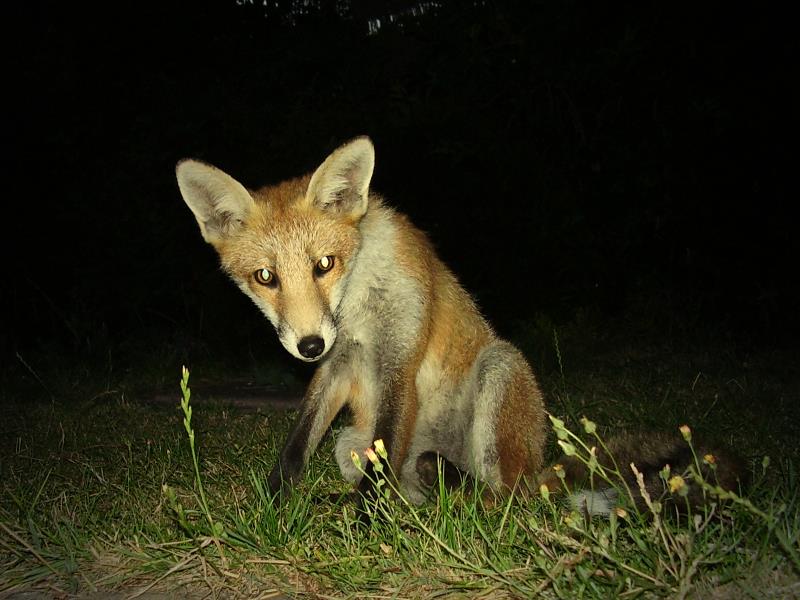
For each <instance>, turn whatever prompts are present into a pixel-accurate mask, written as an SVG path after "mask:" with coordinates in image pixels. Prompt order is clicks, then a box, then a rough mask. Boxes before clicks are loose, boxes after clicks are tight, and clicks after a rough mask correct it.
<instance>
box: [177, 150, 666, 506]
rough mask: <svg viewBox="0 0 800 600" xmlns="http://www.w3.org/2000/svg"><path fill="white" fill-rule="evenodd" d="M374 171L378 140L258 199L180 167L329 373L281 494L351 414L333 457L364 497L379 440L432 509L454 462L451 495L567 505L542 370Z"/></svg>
mask: <svg viewBox="0 0 800 600" xmlns="http://www.w3.org/2000/svg"><path fill="white" fill-rule="evenodd" d="M374 167H375V149H374V146H373V143H372V141H371V140H370V139H369V138H368V137H366V136H362V137H358V138H355V139H353V140H351V141H349V142H347V143H345V144H344V145H342V146H340V147H339V148H337V149H335V150H334V151H333V152H332V153H331V154H330V155H329V156H328V157H327V158H325V159H324V161H323V162H322V163H321V164H320V165H319V167H317V168H316V170H314V171H313V172H312V173H309V174H306V175H303V176H300V177H296V178H292V179H289V180H286V181H284V182H282V183H279V184H276V185H268V186H264V187H261V188H258V189H248V188H246V187H245V186H244V185H242V184H241V183H239V182H238V181H237V180H236V179H234V178H233V177H232V176H230V175H228V174H227V173H225V172H223V171H222V170H220V169H218V168H217V167H214V166H212V165H210V164H207V163H205V162H202V161H199V160H195V159H183V160H181V161H179V162H178V164H177V166H176V177H177V182H178V187H179V190H180V193H181V196H182V197H183V200H184V201H185V203H186V205H187V206H188V208H189V209H190V210H191V212H192V213H193V215H194V217H195V219H196V221H197V224H198V225H199V228H200V233H201V235H202V237H203V239H204V240H205V241H206V242H207V243H209V244H210V245H211V246H213V247H214V248H215V249H216V251H217V253H218V255H219V258H220V263H221V266H222V269H223V271H224V272H225V273H227V275H228V276H229V277H230V279H231V280H232V281H233V282H234V283H235V284H236V285H237V286H238V287H239V288H240V289H241V291H242V292H244V294H246V295H247V296H248V297H249V298H250V299H251V300H252V301H253V302H254V303H255V305H256V306H257V307H258V309H260V311H261V312H262V313H263V314H264V316H265V317H266V318H267V320H268V321H269V322H270V323H271V324H272V326H273V327H274V329H275V331H276V333H277V336H278V339H279V340H280V342H281V344H282V345H283V347H284V348H285V349H286V350H287V351H288V352H289V354H291V355H292V356H294V357H295V358H297V359H299V360H301V361H303V362H306V363H316V364H317V367H316V370H315V372H314V374H313V376H312V377H311V380H310V383H309V385H308V387H307V390H306V392H305V394H304V396H303V399H302V401H301V404H300V407H299V411H298V416H297V418H296V421H295V422H294V424H293V426H292V428H291V430H290V432H289V434H288V437H287V439H286V442H285V444H284V445H283V448H282V450H281V451H280V453H279V457H278V460H277V463H276V465H275V466H274V468H273V469H272V471H271V472H270V474H269V476H268V478H267V487H268V489H269V491H270V493H271V494H272V495H273V497H281V496H283V495H284V494H288V493H289V492H290V491H291V489H292V488H293V487H294V485H295V484H296V483H297V482H298V481H299V480H300V478H301V477H302V474H303V472H304V469H305V467H306V465H307V463H308V461H309V459H310V457H311V456H312V454H313V453H314V452H315V450H316V449H317V447H318V445H319V444H320V442H321V440H322V438H323V436H324V435H325V434H326V432H327V431H328V430H329V429H330V428H331V425H332V423H333V421H334V419H335V418H336V416H337V415H338V414H339V413H340V412H341V411H342V410H343V409H345V408H347V409H349V412H350V423H349V424H348V425H347V426H345V427H344V428H342V429H341V430H340V431H338V433H337V435H336V440H335V450H334V454H335V459H336V462H337V464H338V466H339V470H340V471H341V474H342V477H343V478H344V479H345V480H347V481H348V482H350V483H351V484H353V485H354V486H355V487H356V489H357V490H358V492H360V497H369V496H370V495H371V494H373V493H374V489H373V484H372V481H373V479H374V475H375V472H374V471H375V467H374V464H373V463H372V462H371V461H370V460H369V459H368V456H367V454H368V450H369V448H370V447H371V445H372V444H373V442H374V441H375V440H379V439H380V440H383V444H384V446H385V448H386V456H387V457H388V459H387V462H388V466H389V467H390V470H391V473H394V474H395V476H396V478H397V482H398V483H399V486H400V489H401V491H402V492H403V493H404V494H405V496H406V498H407V499H408V500H409V501H411V502H412V503H414V504H421V503H423V502H424V501H425V500H426V499H427V498H428V497H429V496H430V494H431V490H432V488H434V487H435V486H434V484H435V481H436V477H437V475H438V473H439V471H438V468H437V465H438V464H440V463H439V461H440V460H441V461H442V462H441V464H442V465H443V468H442V469H441V472H442V474H443V476H444V477H445V481H446V483H447V484H448V485H450V486H451V487H452V486H453V485H456V482H458V481H459V480H461V479H463V477H468V478H470V479H471V480H473V481H476V482H481V484H482V485H485V486H486V489H487V490H488V492H489V493H491V494H498V495H504V494H507V493H508V492H509V491H511V490H514V489H516V488H520V487H523V488H524V487H531V486H534V485H535V484H536V482H537V481H539V480H541V481H542V482H543V483H542V485H546V486H548V487H549V488H551V489H553V490H554V491H555V490H557V489H558V488H559V487H560V485H561V483H562V482H561V481H560V480H557V479H556V478H554V477H553V475H552V470H551V469H545V468H544V456H545V446H546V440H547V427H546V421H547V412H546V410H545V404H544V399H543V394H542V391H541V388H540V385H539V383H538V380H537V378H536V377H535V375H534V372H533V370H532V368H531V366H530V364H529V363H528V361H527V360H526V358H525V357H524V356H523V354H522V353H521V352H520V351H519V350H518V349H517V348H516V347H515V346H514V345H512V344H511V343H510V342H508V341H506V340H504V339H502V338H500V337H499V336H498V335H497V334H496V333H495V331H494V329H493V328H492V326H491V325H490V324H489V322H488V321H487V320H486V318H485V317H484V316H483V314H482V313H481V311H480V310H479V308H478V306H477V304H476V302H475V301H474V299H473V298H472V296H471V295H470V294H469V293H468V292H467V291H466V290H465V289H464V287H463V286H462V285H461V284H460V282H459V281H458V279H457V277H456V276H455V275H454V273H453V272H452V271H451V270H450V269H449V268H448V267H447V266H446V265H445V264H444V263H443V262H442V260H441V259H440V258H439V257H438V255H437V253H436V252H435V250H434V247H433V245H432V243H431V242H430V240H429V239H428V237H427V235H426V234H425V233H423V232H422V231H421V230H420V229H418V228H417V227H415V226H414V225H413V224H412V223H411V221H410V220H409V219H408V217H406V216H405V215H403V214H402V213H400V212H398V211H396V210H395V209H394V208H392V207H390V206H389V205H388V204H387V203H386V202H385V200H384V199H383V197H382V196H380V195H379V194H378V193H376V192H375V191H373V190H372V188H371V180H372V175H373V171H374ZM354 456H355V457H358V458H359V459H360V463H361V464H363V465H366V466H365V467H364V468H360V467H359V466H357V464H356V462H357V461H355V460H354V459H353V457H354ZM651 458H652V459H653V460H652V461H651V462H654V464H655V463H657V461H656V460H655V458H654V457H651ZM563 462H564V463H565V464H567V465H570V464H571V463H570V462H569V460H568V459H566V458H565V460H564V461H563ZM568 471H569V472H570V474H571V475H575V476H576V477H577V476H578V475H581V470H580V469H579V468H578V467H577V466H573V467H570V468H568ZM581 498H584V499H585V497H584V496H581ZM603 498H606V497H605V496H604V497H603ZM596 504H597V506H598V508H597V510H598V511H600V512H602V511H604V510H605V511H606V512H607V511H608V510H610V509H609V508H608V507H607V506H605V505H602V506H601V504H602V503H601V502H597V503H596Z"/></svg>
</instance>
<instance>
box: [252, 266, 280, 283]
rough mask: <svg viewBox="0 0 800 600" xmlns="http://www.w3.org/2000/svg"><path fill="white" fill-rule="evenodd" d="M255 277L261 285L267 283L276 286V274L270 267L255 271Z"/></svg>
mask: <svg viewBox="0 0 800 600" xmlns="http://www.w3.org/2000/svg"><path fill="white" fill-rule="evenodd" d="M253 277H255V280H256V281H257V282H258V283H260V284H261V285H266V286H269V287H272V286H274V285H275V283H276V281H277V279H276V278H275V275H274V274H273V273H272V271H270V270H269V269H259V270H258V271H256V272H255V273H253Z"/></svg>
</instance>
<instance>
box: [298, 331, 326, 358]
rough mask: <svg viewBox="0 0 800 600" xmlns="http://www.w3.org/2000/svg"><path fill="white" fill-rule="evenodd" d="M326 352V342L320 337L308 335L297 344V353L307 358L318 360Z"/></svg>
mask: <svg viewBox="0 0 800 600" xmlns="http://www.w3.org/2000/svg"><path fill="white" fill-rule="evenodd" d="M323 350H325V340H323V339H322V338H321V337H319V336H318V335H307V336H306V337H304V338H303V339H301V340H300V341H299V342H297V351H298V352H299V353H300V354H302V355H303V356H304V357H305V358H317V357H318V356H319V355H320V354H322V351H323Z"/></svg>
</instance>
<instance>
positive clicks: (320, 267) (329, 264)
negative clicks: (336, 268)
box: [314, 256, 334, 275]
mask: <svg viewBox="0 0 800 600" xmlns="http://www.w3.org/2000/svg"><path fill="white" fill-rule="evenodd" d="M333 263H334V260H333V257H332V256H323V257H322V258H320V259H319V260H318V261H317V264H316V265H314V270H315V271H316V272H317V274H318V275H321V274H322V273H327V272H328V271H330V270H331V269H332V268H333Z"/></svg>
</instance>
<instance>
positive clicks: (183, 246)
mask: <svg viewBox="0 0 800 600" xmlns="http://www.w3.org/2000/svg"><path fill="white" fill-rule="evenodd" d="M296 4H301V3H296ZM464 4H468V3H464ZM461 5H462V3H441V6H440V7H439V8H438V9H436V8H431V9H430V10H429V11H428V12H427V13H424V14H422V15H421V16H414V15H413V14H412V11H411V9H412V8H413V7H414V6H416V5H415V3H414V2H385V3H366V2H365V3H353V6H352V7H351V8H350V9H349V12H348V11H342V14H337V13H336V12H335V11H333V10H332V9H331V10H325V9H319V10H310V11H309V12H310V14H306V15H304V14H302V13H300V14H298V10H297V8H296V7H295V8H294V9H292V7H291V6H289V5H287V6H284V7H282V11H283V12H281V10H278V9H275V11H274V12H271V13H265V9H264V7H263V6H259V5H258V3H256V4H255V5H251V4H249V3H238V4H237V3H236V2H229V3H226V2H218V3H215V4H208V5H206V4H196V5H183V4H181V3H175V4H171V3H161V4H159V5H155V4H153V5H144V6H137V7H135V8H126V9H124V10H122V11H121V12H117V10H119V7H117V6H115V5H105V6H104V7H103V8H100V7H91V8H90V7H79V6H75V5H73V4H70V5H65V4H63V3H53V4H52V5H51V4H48V3H41V2H35V3H27V4H25V5H24V6H23V5H22V4H20V5H19V6H17V7H15V8H14V9H11V10H8V9H7V11H6V12H7V26H8V27H9V28H10V29H11V30H12V32H11V35H12V36H13V39H14V43H13V44H12V45H11V46H10V48H9V52H8V53H7V63H8V67H9V68H10V69H9V70H7V75H6V77H7V84H8V88H7V89H8V91H7V93H6V98H7V101H10V106H9V107H8V108H7V109H6V110H7V112H6V115H7V131H9V132H10V138H11V139H10V140H9V142H10V143H9V144H8V145H7V148H8V150H9V156H8V157H7V159H6V165H7V168H8V178H9V180H10V182H11V189H8V188H6V190H7V196H6V211H5V212H6V219H7V227H6V236H7V240H9V241H10V242H11V243H10V244H9V246H8V249H7V251H6V260H5V263H6V266H7V267H10V269H9V271H8V272H7V274H6V276H5V277H4V284H3V296H4V300H5V301H4V304H5V308H4V309H3V318H4V321H5V325H4V327H3V337H2V343H3V350H4V353H5V354H6V355H7V356H6V359H5V360H4V363H5V365H6V367H7V368H8V369H10V370H11V371H12V372H13V373H14V377H23V378H25V377H28V376H30V372H28V369H27V368H25V367H24V366H23V365H22V364H20V361H19V359H18V358H17V357H15V355H16V354H18V355H20V356H22V357H23V358H25V357H29V358H28V359H27V360H28V362H29V363H30V367H34V363H35V362H36V361H37V360H38V359H35V358H34V357H38V356H42V357H48V355H49V357H48V358H46V359H43V360H46V362H47V363H48V364H50V365H51V366H52V361H56V362H59V363H61V366H62V367H63V368H65V369H67V368H68V367H67V365H69V364H71V363H73V362H74V363H75V365H76V366H77V365H81V366H80V367H78V368H80V369H85V370H90V369H94V368H106V369H113V370H115V371H117V372H125V371H127V370H128V369H135V368H137V365H138V363H137V360H138V359H142V360H145V361H147V360H148V359H152V358H153V357H154V356H155V355H158V356H160V357H161V358H162V359H163V360H161V359H160V360H159V361H158V362H157V364H159V365H162V366H164V367H168V368H170V369H171V370H173V371H174V369H175V366H176V365H179V364H180V363H182V362H187V363H189V364H192V363H196V362H198V361H203V362H205V361H206V360H211V359H213V360H221V361H225V360H227V359H229V358H231V357H233V356H234V355H236V354H239V356H237V357H236V358H237V359H241V358H242V356H245V357H246V356H252V355H253V354H258V355H261V354H262V353H264V352H267V351H269V352H273V351H275V352H276V354H277V353H278V352H277V351H279V348H278V346H277V345H276V344H273V343H272V342H273V341H274V340H272V338H273V337H274V334H273V332H272V331H271V330H270V328H269V326H268V324H267V323H266V322H264V321H263V319H262V318H261V316H260V315H259V314H258V313H257V311H256V310H255V309H253V307H251V306H249V303H248V301H247V300H246V299H245V298H243V297H239V296H240V294H239V293H238V292H237V290H236V289H235V288H234V287H232V286H231V284H230V283H229V282H228V281H226V280H225V278H224V277H223V276H221V275H220V274H219V273H218V271H217V267H216V258H215V256H214V253H213V251H212V250H211V249H210V248H209V247H206V245H205V244H204V243H203V242H202V239H201V238H200V236H199V234H198V232H197V231H196V224H195V223H194V221H193V219H192V216H191V214H190V213H189V212H188V211H187V209H186V207H185V206H184V204H183V203H182V201H181V199H180V196H179V194H178V191H177V187H176V184H175V182H174V164H175V162H176V161H177V160H178V159H180V158H182V157H185V156H189V157H196V158H201V159H204V160H206V161H208V162H211V163H212V164H216V165H218V166H220V167H221V168H223V169H225V170H227V171H228V172H229V173H231V174H233V175H234V176H236V177H237V178H239V179H240V180H241V181H243V182H245V183H246V184H247V185H250V186H255V185H259V184H263V183H267V182H275V181H279V180H281V179H284V178H287V177H289V176H294V175H297V174H299V173H302V172H306V171H308V170H312V169H313V168H315V166H316V165H317V164H318V162H319V161H321V160H322V159H323V158H324V157H325V156H326V155H327V153H328V152H329V151H330V150H332V149H333V148H335V147H336V146H338V145H339V144H340V143H342V142H344V141H346V140H348V139H350V138H351V137H354V136H356V135H361V134H367V135H370V136H371V137H372V138H373V140H374V142H375V144H376V149H377V161H378V162H377V167H376V173H375V179H374V184H373V187H374V188H375V189H377V190H379V191H380V192H381V193H383V194H384V195H385V196H386V197H387V198H388V199H389V202H390V203H391V204H392V205H394V206H396V207H397V208H398V209H399V210H401V211H403V212H406V213H407V214H409V215H410V216H411V217H412V219H413V220H414V221H415V223H417V224H418V226H420V227H421V228H423V229H424V230H426V231H427V232H429V234H430V237H431V238H432V239H433V240H434V243H435V244H436V246H437V248H438V249H439V251H440V253H441V254H442V256H443V258H444V259H445V261H446V262H447V263H448V264H449V265H450V266H451V267H452V268H453V269H454V270H455V272H456V273H457V274H458V275H459V277H460V278H461V279H462V281H463V282H464V283H465V285H466V287H467V288H468V289H469V290H470V291H471V292H472V293H473V294H474V295H475V297H476V298H477V299H478V301H479V303H480V305H481V307H482V308H483V310H484V312H485V313H486V314H487V316H488V317H489V318H490V319H491V320H492V321H493V323H495V324H496V326H497V327H498V329H499V330H500V331H501V332H503V333H504V334H506V335H511V336H512V337H513V334H514V329H515V327H516V326H517V325H518V323H519V322H521V321H526V320H527V321H532V320H534V319H535V318H536V316H537V315H546V316H547V318H548V319H551V320H553V321H554V322H555V323H560V322H564V321H568V320H570V319H572V318H574V317H575V315H576V313H577V312H579V311H592V312H593V313H596V314H597V315H598V317H600V318H605V317H614V318H617V317H620V316H623V317H624V315H625V314H626V313H629V312H632V311H639V312H643V313H648V314H650V315H651V319H652V325H653V326H654V327H658V326H663V327H665V328H668V327H674V326H679V327H680V326H682V327H686V328H689V327H691V329H692V330H694V331H696V332H697V333H698V335H700V336H703V335H706V334H708V335H714V336H722V338H724V339H725V340H728V341H729V342H730V344H731V345H734V346H736V347H738V348H745V349H746V348H748V347H749V346H750V345H752V344H759V345H773V344H790V345H791V344H794V338H795V335H794V334H795V328H796V325H797V320H798V318H797V312H798V311H797V292H798V285H797V281H798V279H797V270H796V268H795V257H796V256H798V253H797V246H798V242H797V238H796V235H795V233H794V229H795V228H794V227H793V223H794V220H793V218H791V217H790V215H791V214H793V211H792V210H791V206H792V205H793V204H794V201H795V200H796V197H797V196H796V193H795V192H796V177H795V174H794V164H795V156H796V155H795V152H794V149H795V147H796V142H795V141H794V139H792V138H793V136H794V131H795V125H796V107H797V95H796V87H795V85H794V84H795V82H796V73H795V72H794V70H793V64H794V63H793V58H794V57H796V55H795V54H794V49H795V46H796V44H795V42H796V40H795V36H794V35H793V34H792V32H791V31H790V29H789V25H788V24H787V23H786V22H785V21H784V20H783V19H782V16H781V15H780V14H779V13H778V12H777V11H776V12H774V13H773V12H770V11H768V10H766V9H763V10H756V9H754V8H751V9H747V8H735V7H733V6H726V7H725V8H724V9H720V8H719V7H716V6H715V7H712V6H711V5H708V6H692V7H691V8H688V7H681V5H673V4H670V5H666V4H661V3H628V4H617V5H614V6H606V5H603V6H599V5H598V6H592V5H590V4H583V3H552V4H551V3H540V2H520V3H514V2H496V3H495V2H485V3H475V5H476V6H474V7H471V8H464V7H462V6H461ZM457 7H458V8H457ZM293 11H294V12H293ZM404 11H405V12H404ZM392 14H398V15H400V17H398V18H397V22H395V23H389V22H387V21H388V18H387V17H386V15H392ZM381 17H384V18H383V20H382V21H380V26H379V27H377V25H376V22H377V21H378V20H380V19H381ZM370 27H372V28H373V29H375V28H376V27H377V32H374V33H373V34H371V35H370ZM636 316H637V317H641V316H646V315H641V314H637V315H636ZM241 353H244V354H243V355H242V354H241ZM281 358H282V357H281ZM36 368H37V369H46V366H45V365H42V364H38V363H37V366H36Z"/></svg>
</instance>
